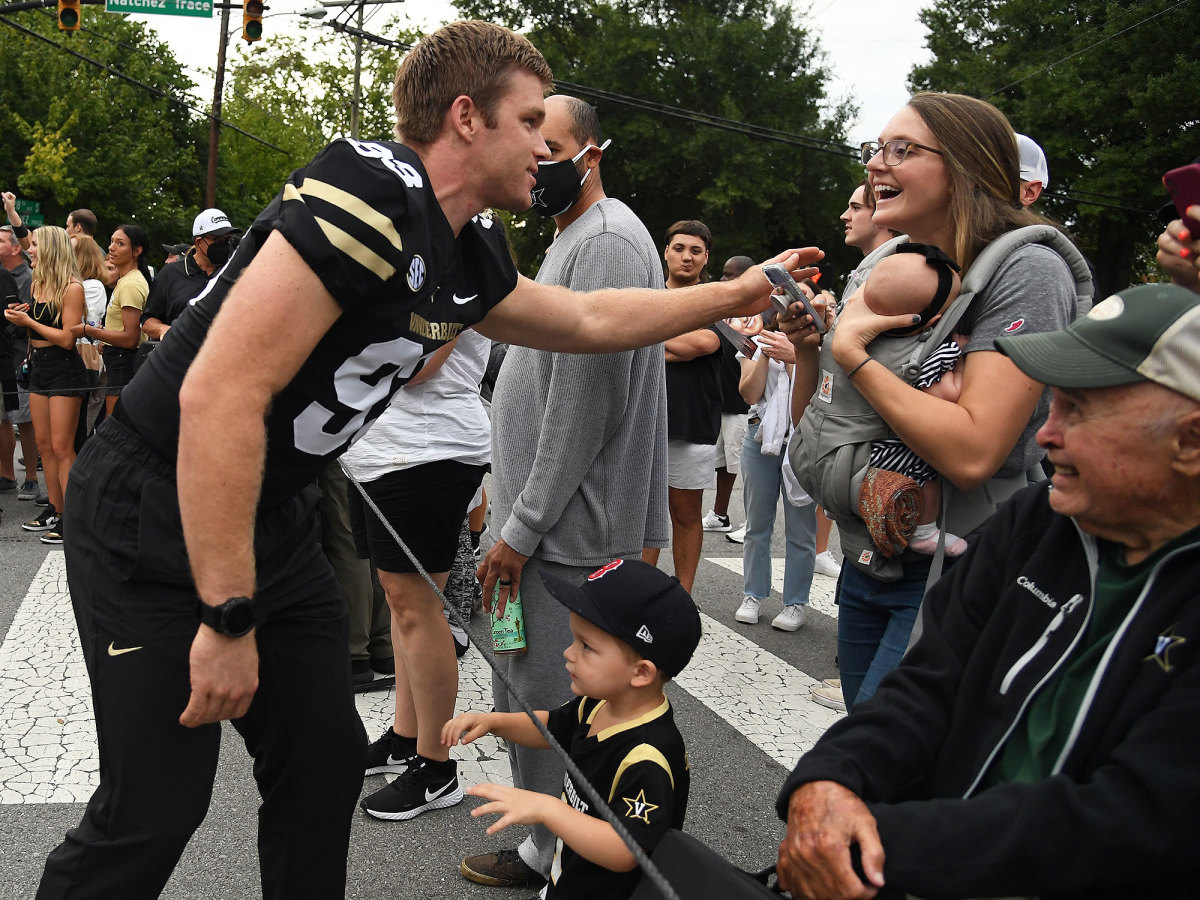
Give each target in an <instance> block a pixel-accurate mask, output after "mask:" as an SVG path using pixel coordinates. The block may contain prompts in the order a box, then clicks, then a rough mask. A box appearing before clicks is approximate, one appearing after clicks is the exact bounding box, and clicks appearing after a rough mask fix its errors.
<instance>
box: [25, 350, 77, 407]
mask: <svg viewBox="0 0 1200 900" xmlns="http://www.w3.org/2000/svg"><path fill="white" fill-rule="evenodd" d="M89 390H90V388H89V387H88V377H87V367H86V366H84V364H83V357H81V356H80V355H79V352H78V351H77V350H76V349H75V347H74V345H72V346H71V349H70V350H66V349H64V348H62V347H56V346H53V345H52V346H49V347H31V348H30V350H29V393H31V394H41V395H42V396H43V397H82V396H83V395H84V394H86V393H87V392H88V391H89Z"/></svg>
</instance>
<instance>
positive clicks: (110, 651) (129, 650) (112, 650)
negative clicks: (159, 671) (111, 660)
mask: <svg viewBox="0 0 1200 900" xmlns="http://www.w3.org/2000/svg"><path fill="white" fill-rule="evenodd" d="M115 644H116V641H113V642H112V643H110V644H109V645H108V655H109V656H120V655H121V654H122V653H132V652H133V651H134V650H141V649H142V648H141V647H122V648H121V649H120V650H118V649H117V648H116V646H115Z"/></svg>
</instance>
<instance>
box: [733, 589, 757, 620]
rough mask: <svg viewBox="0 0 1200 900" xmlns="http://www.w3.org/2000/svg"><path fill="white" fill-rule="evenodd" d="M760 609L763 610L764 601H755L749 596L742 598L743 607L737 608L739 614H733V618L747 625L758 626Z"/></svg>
mask: <svg viewBox="0 0 1200 900" xmlns="http://www.w3.org/2000/svg"><path fill="white" fill-rule="evenodd" d="M760 608H762V601H761V600H755V599H754V598H753V597H751V596H750V595H749V594H747V595H746V596H745V597H743V598H742V605H741V606H739V607H738V608H737V612H735V613H734V614H733V617H734V618H735V619H736V620H737V621H739V622H742V623H744V624H746V625H757V624H758V611H759V609H760Z"/></svg>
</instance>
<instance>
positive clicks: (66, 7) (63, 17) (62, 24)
mask: <svg viewBox="0 0 1200 900" xmlns="http://www.w3.org/2000/svg"><path fill="white" fill-rule="evenodd" d="M58 30H59V31H78V30H79V0H58Z"/></svg>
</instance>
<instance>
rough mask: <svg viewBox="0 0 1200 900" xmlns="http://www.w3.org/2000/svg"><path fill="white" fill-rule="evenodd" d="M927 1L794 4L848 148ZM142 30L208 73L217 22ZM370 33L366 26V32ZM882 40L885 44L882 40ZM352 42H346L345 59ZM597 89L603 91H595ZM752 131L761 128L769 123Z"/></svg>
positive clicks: (295, 1)
mask: <svg viewBox="0 0 1200 900" xmlns="http://www.w3.org/2000/svg"><path fill="white" fill-rule="evenodd" d="M929 2H930V0H813V2H812V3H811V5H807V4H806V3H805V2H803V0H802V2H800V3H798V4H797V9H798V10H800V11H804V10H805V9H807V10H808V11H809V13H808V16H807V22H808V23H809V24H810V26H811V27H812V29H813V31H814V32H815V33H816V35H817V36H818V37H819V38H820V40H821V45H822V46H823V47H824V49H825V52H826V54H827V58H826V63H827V65H828V66H829V68H830V70H831V71H832V72H833V75H834V80H833V83H832V84H831V85H830V94H831V96H832V97H834V98H841V97H849V98H851V99H852V100H854V101H855V102H856V103H857V104H858V106H859V110H860V112H859V118H858V121H857V122H856V123H854V125H852V126H851V128H850V130H849V142H850V143H851V144H858V143H860V142H862V141H866V140H873V139H874V138H875V137H877V136H878V134H879V132H880V131H881V130H882V128H883V126H884V124H886V122H887V120H888V119H889V118H890V117H891V115H892V113H894V112H895V111H896V110H898V109H899V108H900V107H901V106H902V105H903V104H904V102H905V101H906V100H907V99H908V91H907V90H906V89H905V86H904V85H905V79H906V78H907V77H908V73H909V70H911V69H912V67H913V65H914V63H917V62H924V61H925V60H926V59H927V58H928V52H927V51H926V50H925V27H924V26H923V25H922V24H921V22H920V21H919V20H918V19H917V12H918V10H920V9H921V8H922V7H924V6H927V5H928V4H929ZM314 5H316V0H312V2H308V0H278V2H274V3H271V2H268V6H269V9H270V11H269V12H268V17H269V18H268V20H267V21H266V22H264V23H263V27H264V32H265V34H266V37H267V39H268V40H269V39H270V36H271V34H273V33H276V34H277V33H279V32H280V31H288V32H294V31H297V30H298V29H297V27H296V23H298V22H299V21H300V19H299V18H298V17H297V16H295V15H273V14H276V13H286V12H299V11H300V10H303V9H307V8H310V7H311V6H314ZM396 14H399V15H404V16H406V17H407V18H408V21H409V23H410V24H411V25H412V26H413V27H415V28H417V29H420V30H428V29H431V28H436V27H437V26H438V25H440V24H442V23H443V22H445V21H448V20H449V19H451V18H452V17H453V15H454V14H453V10H452V9H451V7H450V5H449V4H448V3H446V2H444V0H407V2H405V3H403V4H397V5H389V6H380V7H377V8H376V10H375V11H374V12H373V13H372V14H371V15H373V16H374V17H376V18H377V20H378V21H380V22H382V21H385V20H386V19H387V18H388V17H389V16H390V15H396ZM135 18H138V19H141V20H143V21H146V22H147V23H149V25H150V26H151V27H152V28H154V29H155V30H156V31H158V33H159V34H160V35H161V36H162V37H163V39H164V40H166V41H167V43H169V44H170V45H171V47H172V49H173V50H174V51H175V53H176V56H177V57H178V58H179V60H180V61H181V62H183V63H184V64H185V65H187V66H189V67H192V68H194V69H197V70H209V71H211V69H212V67H213V66H214V65H215V63H216V57H217V42H218V34H219V31H218V27H219V26H218V23H219V21H220V20H219V19H218V18H217V17H216V16H214V18H213V19H212V20H208V19H193V18H177V17H173V16H136V17H135ZM230 21H231V23H234V24H235V26H236V27H235V33H234V37H233V38H232V39H231V41H230V43H231V48H230V52H231V54H232V44H233V43H234V42H236V41H237V40H240V32H241V28H240V25H241V17H240V13H239V12H238V11H237V10H234V11H233V13H232V15H231V18H230ZM366 30H367V31H370V30H371V28H370V22H369V20H368V24H367V27H366ZM884 35H886V37H885V36H884ZM351 47H352V43H351V41H350V39H349V38H347V39H346V50H347V53H351V52H353V51H352V50H351ZM191 76H192V78H193V79H194V80H195V81H197V82H198V83H200V84H201V86H202V87H201V89H200V91H201V93H202V94H203V95H204V96H205V97H206V98H208V97H209V96H210V95H211V93H212V80H211V79H212V76H211V74H209V75H208V76H207V77H206V76H204V75H203V74H202V73H201V72H200V71H193V72H191ZM598 87H603V85H598ZM756 124H763V125H769V124H770V123H769V122H762V123H756Z"/></svg>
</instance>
